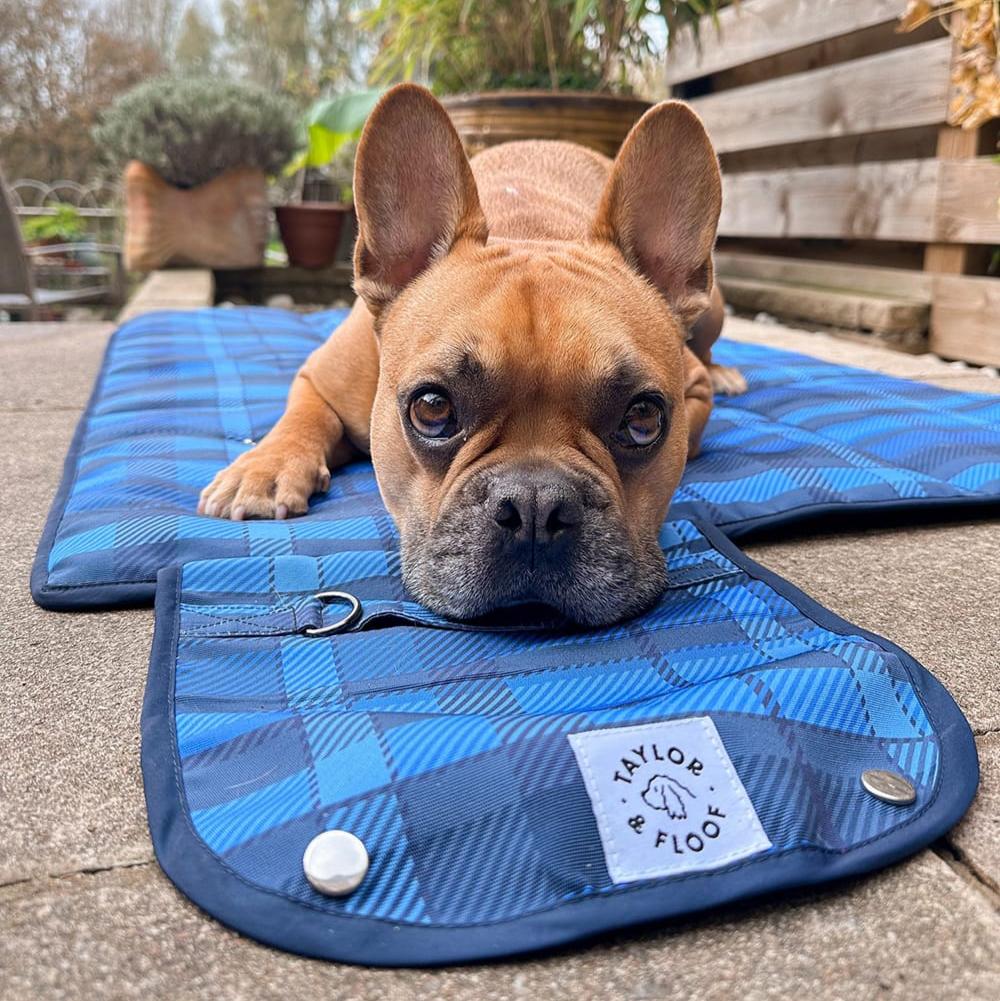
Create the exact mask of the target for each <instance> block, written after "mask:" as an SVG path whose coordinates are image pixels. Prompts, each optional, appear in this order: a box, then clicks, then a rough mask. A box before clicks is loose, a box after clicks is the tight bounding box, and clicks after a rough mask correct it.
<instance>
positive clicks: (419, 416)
mask: <svg viewBox="0 0 1000 1001" xmlns="http://www.w3.org/2000/svg"><path fill="white" fill-rule="evenodd" d="M409 415H410V423H411V424H412V425H413V429H414V430H415V431H416V432H417V433H418V434H422V435H423V436H424V437H425V438H438V439H440V438H451V437H452V436H453V435H454V434H455V432H456V431H458V420H457V418H456V416H455V407H454V405H453V404H452V402H451V400H449V399H448V397H447V396H445V394H444V393H442V392H441V391H440V390H437V389H421V390H418V391H417V392H416V393H415V394H414V396H413V399H411V400H410V409H409Z"/></svg>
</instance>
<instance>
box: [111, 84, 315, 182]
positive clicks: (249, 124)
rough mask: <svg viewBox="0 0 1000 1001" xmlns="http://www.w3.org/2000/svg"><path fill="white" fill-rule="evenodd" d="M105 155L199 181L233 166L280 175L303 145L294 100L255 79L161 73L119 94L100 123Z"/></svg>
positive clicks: (172, 178) (119, 162)
mask: <svg viewBox="0 0 1000 1001" xmlns="http://www.w3.org/2000/svg"><path fill="white" fill-rule="evenodd" d="M94 139H95V140H96V142H97V144H98V146H99V147H100V149H101V152H102V156H103V157H104V159H105V160H106V161H107V162H109V163H111V164H113V165H114V166H115V167H116V168H121V167H122V166H123V165H124V163H125V162H126V161H128V160H141V161H142V162H143V163H147V164H149V166H151V167H153V168H154V169H155V170H157V171H158V172H159V173H160V174H161V175H162V176H163V177H164V178H165V179H166V180H168V181H169V182H170V183H171V184H176V185H178V186H179V187H193V186H194V185H197V184H203V183H204V182H205V181H209V180H211V179H212V178H213V177H215V176H217V175H218V174H221V173H223V172H224V171H226V170H229V169H230V168H233V167H255V168H257V169H259V170H263V171H264V172H265V173H267V174H276V173H277V172H278V171H280V170H281V168H282V167H283V166H284V165H285V164H286V163H287V162H288V160H289V158H290V157H291V155H292V153H293V152H294V151H295V149H296V148H297V146H298V143H297V142H296V131H295V112H294V109H293V107H292V106H291V104H290V103H289V102H288V101H287V99H285V98H283V97H279V96H277V95H275V94H273V93H271V92H270V91H267V90H264V89H263V88H262V87H256V86H253V85H251V84H245V83H236V82H232V81H220V80H215V79H208V78H199V77H193V78H190V79H184V80H180V79H175V78H172V77H161V78H158V79H154V80H150V81H148V82H147V83H144V84H140V85H139V86H138V87H135V88H134V89H132V90H130V91H129V92H128V93H126V94H124V95H122V97H120V98H118V100H117V101H115V102H114V104H112V105H111V107H110V108H109V109H108V110H107V111H106V112H105V113H104V115H103V116H102V120H101V123H100V125H98V126H97V127H96V128H95V129H94Z"/></svg>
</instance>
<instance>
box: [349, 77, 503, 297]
mask: <svg viewBox="0 0 1000 1001" xmlns="http://www.w3.org/2000/svg"><path fill="white" fill-rule="evenodd" d="M354 203H355V206H356V208H357V213H358V240H357V243H356V244H355V247H354V287H355V290H356V291H357V293H358V295H360V296H361V297H362V298H363V299H364V300H365V302H366V303H367V305H368V308H369V309H370V310H371V311H372V313H374V314H375V315H378V313H379V312H380V311H381V310H382V309H384V308H385V306H386V305H388V303H390V302H391V301H392V300H393V299H394V298H395V297H396V296H397V295H398V294H399V293H400V292H401V291H402V290H403V288H404V287H405V286H406V285H407V284H409V282H411V281H413V279H414V278H416V277H417V275H419V274H420V273H421V272H422V271H423V270H425V269H426V268H427V267H429V266H430V265H431V264H433V263H434V261H436V260H438V259H439V258H440V257H443V256H444V255H445V254H447V253H448V251H449V250H451V248H452V247H454V246H455V244H456V243H457V242H458V241H459V240H474V241H476V242H478V243H485V242H486V237H487V235H488V234H487V228H486V217H485V216H484V215H483V210H482V208H481V207H480V205H479V194H478V192H477V191H476V182H475V180H474V178H473V176H472V168H471V167H470V166H469V161H468V158H467V157H466V155H465V151H464V150H463V149H462V142H461V140H460V139H459V138H458V133H456V132H455V127H454V126H453V125H452V124H451V119H449V118H448V113H447V112H446V111H445V110H444V108H443V107H441V105H440V104H439V103H438V101H437V100H435V98H434V97H433V96H432V95H431V92H430V91H429V90H426V89H424V88H423V87H417V86H414V85H413V84H400V85H399V86H398V87H393V88H392V90H390V91H388V93H386V94H385V96H384V97H383V98H382V99H381V100H380V101H379V103H378V104H377V105H376V106H375V108H374V110H373V111H372V113H371V115H370V116H369V118H368V122H367V123H366V125H365V128H364V132H363V133H362V135H361V141H360V143H359V144H358V153H357V157H356V159H355V163H354Z"/></svg>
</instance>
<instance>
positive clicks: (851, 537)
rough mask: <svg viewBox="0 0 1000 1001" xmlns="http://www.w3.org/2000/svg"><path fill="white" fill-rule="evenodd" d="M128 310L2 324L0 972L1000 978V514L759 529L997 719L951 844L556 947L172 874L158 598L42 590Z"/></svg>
mask: <svg viewBox="0 0 1000 1001" xmlns="http://www.w3.org/2000/svg"><path fill="white" fill-rule="evenodd" d="M110 331H111V326H110V325H107V324H94V325H59V324H34V325H29V324H22V325H17V326H6V327H0V371H2V372H4V373H5V375H4V378H3V380H2V382H0V410H2V412H3V421H4V426H5V428H6V431H7V436H8V443H7V447H6V449H5V450H4V451H3V453H2V455H0V496H2V511H3V513H4V519H3V522H2V525H0V559H2V566H3V573H4V583H3V585H2V590H0V624H2V625H0V629H2V633H0V635H2V645H0V763H2V764H0V808H2V817H0V825H2V826H0V998H2V999H3V1001H49V999H59V998H67V999H91V998H101V999H117V998H142V999H143V1001H156V999H160V998H162V999H170V1001H178V999H184V1001H188V999H202V998H203V999H211V1001H229V999H236V998H254V999H271V998H274V999H279V998H280V999H286V998H326V997H330V998H338V999H344V1001H348V999H350V1001H354V999H359V1001H360V999H367V998H372V999H379V1001H395V999H428V1001H431V999H434V1001H436V999H451V998H493V997H500V998H543V997H544V998H563V997H571V998H581V999H582V998H608V999H612V998H613V999H618V998H622V999H625V998H628V999H632V998H634V999H643V1001H654V999H655V1001H673V999H697V1001H714V999H725V1001H733V999H746V1001H758V999H796V998H807V999H808V1001H827V999H829V1001H845V999H847V1001H868V999H871V998H899V999H905V1001H922V999H927V1001H940V999H942V998H946V997H947V998H949V999H952V1001H987V999H991V1001H995V999H997V998H1000V523H998V522H997V521H993V522H972V521H952V522H950V523H948V524H939V525H934V526H928V527H899V528H895V529H882V530H878V531H858V532H847V533H842V534H838V535H835V536H832V535H831V536H819V537H816V536H811V537H808V538H806V537H801V538H788V539H785V540H781V541H776V542H769V543H767V544H755V545H752V546H750V547H748V548H749V552H750V554H751V555H752V556H753V557H754V558H755V559H757V560H759V561H761V562H762V563H764V564H765V565H766V566H768V567H770V568H772V569H773V570H775V571H777V572H778V573H779V574H781V575H783V576H785V577H788V578H789V579H790V580H791V581H793V582H794V583H795V584H797V585H798V586H799V587H801V588H803V589H804V590H805V591H806V592H807V593H809V594H811V595H812V596H813V597H815V598H816V599H817V600H819V601H820V602H822V603H824V604H825V605H827V606H829V607H830V608H832V609H833V610H834V611H836V612H837V613H839V614H840V615H842V616H844V617H846V618H847V619H849V620H851V621H853V622H855V623H857V624H858V625H861V626H864V627H866V628H868V629H871V630H874V631H875V632H878V633H881V634H882V635H884V636H887V637H888V638H889V639H891V640H893V641H895V642H896V643H898V644H900V645H901V646H903V647H904V648H905V649H907V650H909V651H910V652H911V653H912V654H914V655H915V656H916V657H917V658H918V659H919V660H920V661H922V662H923V663H924V664H925V665H926V666H927V667H928V668H930V669H931V670H932V671H933V672H934V673H935V674H936V675H937V676H938V678H940V679H941V681H943V682H944V684H945V685H947V687H948V688H949V689H950V691H951V692H952V694H953V695H954V696H955V698H956V699H957V701H958V703H959V705H960V706H961V707H962V709H963V710H964V711H965V713H966V715H967V716H968V717H969V719H970V721H971V723H972V726H973V728H974V730H975V732H976V734H977V742H978V745H979V753H980V756H981V759H982V769H983V778H982V788H981V791H980V794H979V797H978V799H977V801H976V802H975V804H974V805H973V807H972V809H971V811H970V812H969V814H968V816H967V818H966V819H965V820H964V821H963V822H962V823H961V824H960V826H959V827H958V828H957V829H956V830H955V831H953V832H952V834H951V835H950V836H949V837H948V838H947V839H945V840H944V841H943V842H941V843H940V844H938V845H935V846H934V848H933V849H931V850H927V851H923V852H921V853H920V854H919V855H917V856H916V857H914V858H912V859H911V860H909V861H907V862H905V863H903V864H900V865H897V866H895V867H893V868H892V869H890V870H888V871H885V872H882V873H880V874H878V875H876V876H874V877H871V878H868V879H864V880H860V881H857V882H851V883H848V884H845V885H842V886H839V887H836V888H832V889H829V890H826V891H824V892H821V893H808V894H798V895H794V896H791V897H789V898H786V899H784V900H783V901H781V902H780V903H758V904H754V905H747V906H744V907H740V908H736V909H730V910H727V911H725V912H723V913H714V914H710V915H706V916H703V917H699V918H697V919H694V920H691V921H688V922H685V923H683V924H674V925H670V926H667V927H660V928H654V929H647V930H644V931H640V932H632V933H628V934H622V935H619V936H617V937H614V938H610V939H606V940H603V941H601V942H599V943H596V944H591V945H584V946H579V947H576V948H571V949H568V950H565V951H563V952H560V953H558V954H555V955H549V956H545V957H541V958H533V959H528V960H523V961H517V962H513V961H512V962H506V963H499V964H489V965H479V966H469V967H464V968H459V969H451V970H439V971H413V970H389V971H386V970H366V969H359V968H354V967H349V966H336V965H332V964H328V963H323V962H318V961H313V960H304V959H299V958H297V957H293V956H289V955H285V954H283V953H279V952H275V951H273V950H271V949H268V948H265V947H263V946H260V945H257V944H255V943H253V942H251V941H249V940H247V939H244V938H241V937H240V936H238V935H236V934H233V933H232V932H229V931H227V930H226V929H225V928H223V927H222V926H221V925H219V924H217V923H216V922H215V921H214V920H212V919H210V918H208V917H206V916H204V915H203V914H202V913H201V912H199V911H198V910H197V909H196V908H194V907H193V906H192V905H190V904H189V903H188V902H187V901H186V900H185V899H184V898H182V897H181V896H180V895H179V894H178V893H177V892H176V891H174V889H173V887H172V886H171V885H170V884H169V883H168V882H167V880H166V879H165V877H164V876H162V875H161V873H160V870H159V868H158V867H157V864H156V862H155V861H154V859H153V852H152V848H151V846H150V842H149V836H148V833H147V830H146V820H145V810H144V804H143V795H142V782H141V777H140V772H139V711H140V705H141V699H142V692H143V685H144V682H145V675H146V661H147V656H148V653H149V644H150V637H151V634H152V626H153V620H152V613H151V612H150V611H148V610H139V611H130V612H111V613H98V614H76V615H65V614H58V613H52V612H43V611H42V610H40V609H38V608H36V607H35V606H34V605H33V604H32V601H31V598H30V596H29V594H28V574H29V570H30V566H31V561H32V557H33V555H34V550H35V545H36V543H37V540H38V536H39V533H40V531H41V528H42V524H43V521H44V518H45V514H46V511H47V509H48V506H49V503H50V501H51V499H52V494H53V492H54V490H55V487H56V483H57V481H58V479H59V473H60V469H61V466H62V460H63V456H64V454H65V451H66V448H67V446H68V444H69V440H70V436H71V434H72V432H73V428H74V426H75V424H76V421H77V419H78V417H79V415H80V412H81V410H82V409H83V407H84V405H85V403H86V399H87V396H88V394H89V391H90V386H91V382H92V379H93V376H94V373H95V372H96V369H97V367H98V363H99V360H100V356H101V352H102V349H103V346H104V343H105V341H106V339H107V337H108V334H109V333H110ZM729 333H730V336H733V337H737V338H739V339H741V340H753V341H759V342H762V343H768V344H774V345H778V346H782V347H789V348H792V349H794V350H800V351H804V352H808V353H811V354H815V355H817V356H819V357H822V358H827V359H831V360H836V361H847V362H849V363H852V364H856V365H864V366H868V367H871V368H876V369H879V370H881V371H886V372H891V373H895V374H899V375H903V376H908V377H910V378H917V379H920V380H921V381H926V382H933V383H937V384H940V385H945V386H948V387H954V388H964V389H969V390H975V391H982V392H1000V380H998V379H996V378H988V377H986V376H983V375H979V374H976V373H975V372H972V371H967V370H958V369H954V368H950V367H948V366H947V365H945V364H943V363H942V362H940V361H937V360H936V359H933V358H927V357H920V358H913V357H908V356H902V355H898V354H893V353H890V352H888V351H885V350H882V349H879V348H874V347H868V346H858V345H855V344H850V343H846V342H844V341H837V340H832V339H830V338H828V337H826V336H824V335H820V334H806V333H800V332H795V331H790V330H787V329H785V328H781V327H777V326H763V325H759V324H754V323H750V322H748V321H740V320H734V321H732V322H731V323H730V330H729Z"/></svg>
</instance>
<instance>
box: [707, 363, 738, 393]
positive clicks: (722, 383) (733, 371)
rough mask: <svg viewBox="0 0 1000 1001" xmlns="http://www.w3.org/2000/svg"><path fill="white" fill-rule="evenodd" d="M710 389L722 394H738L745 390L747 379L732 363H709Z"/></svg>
mask: <svg viewBox="0 0 1000 1001" xmlns="http://www.w3.org/2000/svg"><path fill="white" fill-rule="evenodd" d="M708 374H709V376H711V379H712V390H713V391H714V392H715V393H717V394H721V395H722V396H739V395H740V393H745V392H746V391H747V381H746V379H744V378H743V374H742V373H741V372H740V370H739V369H738V368H733V366H732V365H715V364H712V365H709V366H708Z"/></svg>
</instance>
